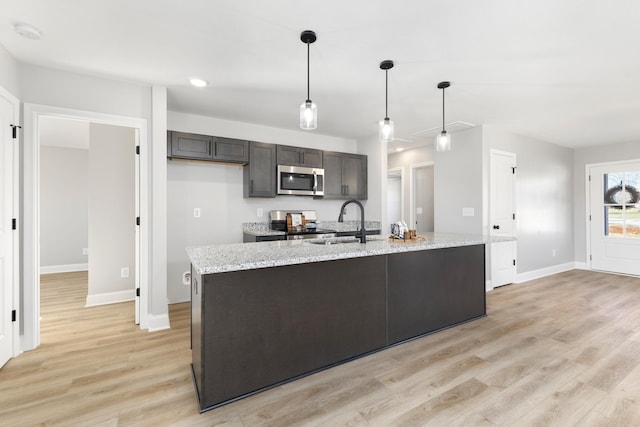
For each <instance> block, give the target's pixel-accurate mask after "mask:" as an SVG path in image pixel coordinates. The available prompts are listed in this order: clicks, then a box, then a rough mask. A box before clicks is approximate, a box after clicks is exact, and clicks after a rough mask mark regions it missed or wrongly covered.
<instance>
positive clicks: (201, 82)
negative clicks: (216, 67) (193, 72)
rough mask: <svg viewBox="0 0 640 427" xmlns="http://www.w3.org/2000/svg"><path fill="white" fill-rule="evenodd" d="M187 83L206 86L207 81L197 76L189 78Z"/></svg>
mask: <svg viewBox="0 0 640 427" xmlns="http://www.w3.org/2000/svg"><path fill="white" fill-rule="evenodd" d="M189 83H191V85H192V86H195V87H206V86H207V85H209V83H207V81H206V80H202V79H199V78H197V77H194V78H192V79H191V80H189Z"/></svg>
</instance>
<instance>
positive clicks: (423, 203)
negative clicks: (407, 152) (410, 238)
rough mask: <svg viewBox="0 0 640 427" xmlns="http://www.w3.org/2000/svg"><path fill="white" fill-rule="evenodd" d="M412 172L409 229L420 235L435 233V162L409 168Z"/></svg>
mask: <svg viewBox="0 0 640 427" xmlns="http://www.w3.org/2000/svg"><path fill="white" fill-rule="evenodd" d="M409 170H410V175H411V178H410V186H411V188H410V190H409V194H410V201H411V203H410V205H411V208H410V221H411V225H410V226H409V228H413V229H415V230H416V232H417V233H418V234H421V233H427V232H432V231H433V227H434V225H433V218H434V204H433V193H434V190H433V186H434V181H433V162H429V163H418V164H413V165H410V166H409Z"/></svg>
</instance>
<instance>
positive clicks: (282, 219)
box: [269, 211, 337, 240]
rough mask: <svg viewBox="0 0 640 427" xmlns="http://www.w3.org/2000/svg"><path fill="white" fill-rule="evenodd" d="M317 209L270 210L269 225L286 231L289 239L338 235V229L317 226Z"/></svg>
mask: <svg viewBox="0 0 640 427" xmlns="http://www.w3.org/2000/svg"><path fill="white" fill-rule="evenodd" d="M317 221H318V216H317V215H316V211H270V212H269V227H270V228H271V229H272V230H277V231H284V232H285V233H286V235H287V240H297V239H320V238H330V237H336V235H337V231H336V230H328V229H326V228H318V227H317Z"/></svg>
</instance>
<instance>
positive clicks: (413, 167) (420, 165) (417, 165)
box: [409, 161, 435, 229]
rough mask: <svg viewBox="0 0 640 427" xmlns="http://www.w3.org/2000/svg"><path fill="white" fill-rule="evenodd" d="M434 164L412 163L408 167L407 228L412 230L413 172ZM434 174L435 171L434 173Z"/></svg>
mask: <svg viewBox="0 0 640 427" xmlns="http://www.w3.org/2000/svg"><path fill="white" fill-rule="evenodd" d="M433 165H434V162H432V161H431V162H422V163H412V164H410V165H409V224H410V225H409V228H411V229H413V228H414V227H415V223H416V212H415V211H416V195H415V194H414V193H415V170H416V169H420V168H426V167H429V166H431V167H434V166H433ZM434 172H435V171H434Z"/></svg>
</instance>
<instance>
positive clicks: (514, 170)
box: [511, 166, 516, 175]
mask: <svg viewBox="0 0 640 427" xmlns="http://www.w3.org/2000/svg"><path fill="white" fill-rule="evenodd" d="M511 173H512V174H514V175H515V173H516V167H515V166H513V167H511Z"/></svg>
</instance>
